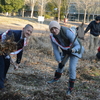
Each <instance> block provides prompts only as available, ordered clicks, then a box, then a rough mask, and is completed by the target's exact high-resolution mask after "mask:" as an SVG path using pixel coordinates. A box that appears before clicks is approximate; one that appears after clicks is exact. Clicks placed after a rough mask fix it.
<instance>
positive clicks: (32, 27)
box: [24, 24, 33, 28]
mask: <svg viewBox="0 0 100 100" xmlns="http://www.w3.org/2000/svg"><path fill="white" fill-rule="evenodd" d="M29 26H30V27H32V28H33V26H32V25H31V24H27V25H26V26H25V27H24V28H27V27H29Z"/></svg>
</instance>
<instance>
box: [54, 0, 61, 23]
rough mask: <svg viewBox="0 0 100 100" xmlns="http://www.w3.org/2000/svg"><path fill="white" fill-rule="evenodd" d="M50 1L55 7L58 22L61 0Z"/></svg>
mask: <svg viewBox="0 0 100 100" xmlns="http://www.w3.org/2000/svg"><path fill="white" fill-rule="evenodd" d="M52 3H54V4H55V7H56V8H57V12H58V22H60V9H61V0H58V1H57V0H53V1H52Z"/></svg>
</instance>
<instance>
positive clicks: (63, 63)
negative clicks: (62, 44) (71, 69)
mask: <svg viewBox="0 0 100 100" xmlns="http://www.w3.org/2000/svg"><path fill="white" fill-rule="evenodd" d="M77 37H78V34H77V35H76V36H75V38H74V40H73V42H72V45H71V47H70V48H69V49H70V50H71V49H72V47H73V45H74V42H75V40H76V39H77ZM68 57H69V55H68V54H66V55H65V57H64V59H63V60H62V62H61V63H62V65H63V66H64V65H65V63H66V59H67V58H68Z"/></svg>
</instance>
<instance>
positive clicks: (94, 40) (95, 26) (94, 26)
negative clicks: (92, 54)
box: [84, 16, 100, 51]
mask: <svg viewBox="0 0 100 100" xmlns="http://www.w3.org/2000/svg"><path fill="white" fill-rule="evenodd" d="M89 30H90V44H89V50H91V51H94V50H96V49H97V46H98V42H99V35H100V16H97V17H96V18H95V20H94V21H91V22H90V24H89V25H88V26H87V28H86V29H85V32H84V33H87V32H88V31H89Z"/></svg>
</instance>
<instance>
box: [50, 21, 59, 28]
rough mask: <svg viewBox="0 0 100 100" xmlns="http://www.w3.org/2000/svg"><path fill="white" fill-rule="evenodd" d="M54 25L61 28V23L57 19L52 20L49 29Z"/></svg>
mask: <svg viewBox="0 0 100 100" xmlns="http://www.w3.org/2000/svg"><path fill="white" fill-rule="evenodd" d="M52 27H56V28H58V29H59V30H60V24H59V23H58V22H57V21H51V22H50V24H49V29H51V28H52Z"/></svg>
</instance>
